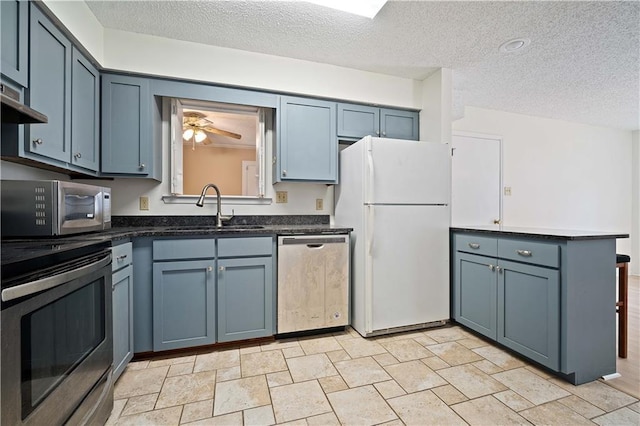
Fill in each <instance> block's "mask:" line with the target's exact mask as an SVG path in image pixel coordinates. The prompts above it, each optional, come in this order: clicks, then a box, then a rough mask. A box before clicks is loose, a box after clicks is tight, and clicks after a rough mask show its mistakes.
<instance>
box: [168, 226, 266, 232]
mask: <svg viewBox="0 0 640 426" xmlns="http://www.w3.org/2000/svg"><path fill="white" fill-rule="evenodd" d="M212 228H213V229H219V230H225V229H229V230H232V229H234V230H241V229H263V228H264V226H262V225H223V226H222V227H220V228H216V227H215V226H204V225H203V226H197V225H196V226H167V227H166V228H165V229H166V230H167V231H196V230H198V229H202V230H209V229H212Z"/></svg>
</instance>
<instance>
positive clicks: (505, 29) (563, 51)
mask: <svg viewBox="0 0 640 426" xmlns="http://www.w3.org/2000/svg"><path fill="white" fill-rule="evenodd" d="M344 1H348V0H344ZM87 4H88V5H89V8H90V9H91V10H92V11H93V13H94V14H95V15H96V17H97V19H98V20H99V21H100V22H101V23H102V25H103V26H104V27H106V28H114V29H119V30H124V31H132V29H134V31H135V32H138V33H144V34H152V35H156V36H161V37H169V38H174V39H179V40H188V41H193V42H198V43H205V44H211V45H215V46H222V47H229V48H235V49H241V50H247V51H252V52H260V53H266V54H272V55H278V56H284V57H290V58H297V59H304V60H309V61H314V62H323V63H328V64H334V65H339V66H343V67H348V68H355V69H360V70H366V71H373V72H377V73H382V74H390V75H395V76H400V77H407V78H414V79H423V78H425V77H426V76H428V75H429V74H430V73H432V72H433V71H434V70H435V69H437V68H440V67H447V68H451V69H452V70H453V84H454V115H455V116H460V115H461V114H462V108H463V107H464V106H476V107H482V108H489V109H495V110H501V111H510V112H515V113H521V114H529V115H536V116H541V117H550V118H557V119H562V120H567V121H574V122H580V123H586V124H593V125H600V126H606V127H613V128H620V129H628V130H636V129H638V128H639V91H640V84H639V79H640V2H637V1H629V2H619V1H602V2H575V1H562V2H547V1H531V2H530V1H515V2H484V1H471V2H462V1H403V0H390V1H389V3H387V4H386V5H385V6H384V7H383V8H382V10H381V11H380V12H379V13H378V15H377V16H376V17H375V19H373V20H370V19H367V18H360V17H357V16H355V15H349V14H345V13H342V12H338V11H333V10H330V9H326V8H323V7H321V6H317V5H314V4H310V3H306V2H302V1H296V2H292V1H125V2H123V1H92V0H88V1H87ZM517 37H526V38H529V39H531V44H530V46H529V48H528V49H526V50H524V51H523V52H520V53H511V54H503V53H500V52H499V50H498V48H499V46H500V45H501V44H502V43H503V42H505V41H507V40H510V39H513V38H517Z"/></svg>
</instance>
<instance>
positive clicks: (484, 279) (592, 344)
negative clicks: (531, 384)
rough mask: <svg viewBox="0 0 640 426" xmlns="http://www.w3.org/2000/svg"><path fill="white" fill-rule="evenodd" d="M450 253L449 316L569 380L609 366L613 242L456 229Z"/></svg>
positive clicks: (612, 365)
mask: <svg viewBox="0 0 640 426" xmlns="http://www.w3.org/2000/svg"><path fill="white" fill-rule="evenodd" d="M452 255H453V264H452V285H453V286H452V309H451V312H452V318H453V319H454V320H456V321H457V322H459V323H460V324H462V325H464V326H467V327H469V328H470V329H472V330H474V331H476V332H478V333H480V334H483V335H485V336H487V337H489V338H491V339H494V340H495V341H497V342H498V343H500V344H502V345H504V346H505V347H507V348H510V349H512V350H514V351H516V352H518V353H520V354H522V355H524V356H526V357H527V358H529V359H531V360H533V361H535V362H537V363H539V364H541V365H543V366H545V367H548V368H549V369H551V370H553V371H556V372H557V373H560V374H561V375H562V376H563V377H565V378H566V379H567V380H569V381H570V382H572V383H573V384H582V383H586V382H589V381H592V380H596V379H598V378H599V377H601V376H603V375H606V374H611V373H614V372H615V371H616V352H615V290H614V282H615V239H613V238H612V239H585V240H555V241H548V240H547V241H545V240H540V239H538V240H535V241H532V240H531V239H527V238H521V237H509V236H504V237H502V236H500V237H487V234H481V235H477V234H473V233H468V232H465V233H458V232H456V233H454V234H453V249H452ZM507 259H508V260H507ZM514 260H517V261H514Z"/></svg>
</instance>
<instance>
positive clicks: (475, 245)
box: [469, 243, 480, 249]
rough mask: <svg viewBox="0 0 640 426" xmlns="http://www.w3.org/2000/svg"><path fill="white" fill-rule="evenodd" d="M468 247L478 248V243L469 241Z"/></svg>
mask: <svg viewBox="0 0 640 426" xmlns="http://www.w3.org/2000/svg"><path fill="white" fill-rule="evenodd" d="M469 247H471V248H472V249H479V248H480V244H478V243H469Z"/></svg>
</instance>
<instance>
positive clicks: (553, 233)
mask: <svg viewBox="0 0 640 426" xmlns="http://www.w3.org/2000/svg"><path fill="white" fill-rule="evenodd" d="M450 229H451V231H452V232H473V233H478V234H493V235H496V236H499V235H502V236H512V237H527V238H536V239H544V240H603V239H611V238H629V234H623V233H620V232H605V231H584V230H576V229H544V228H525V227H515V226H500V227H495V226H455V227H451V228H450Z"/></svg>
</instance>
